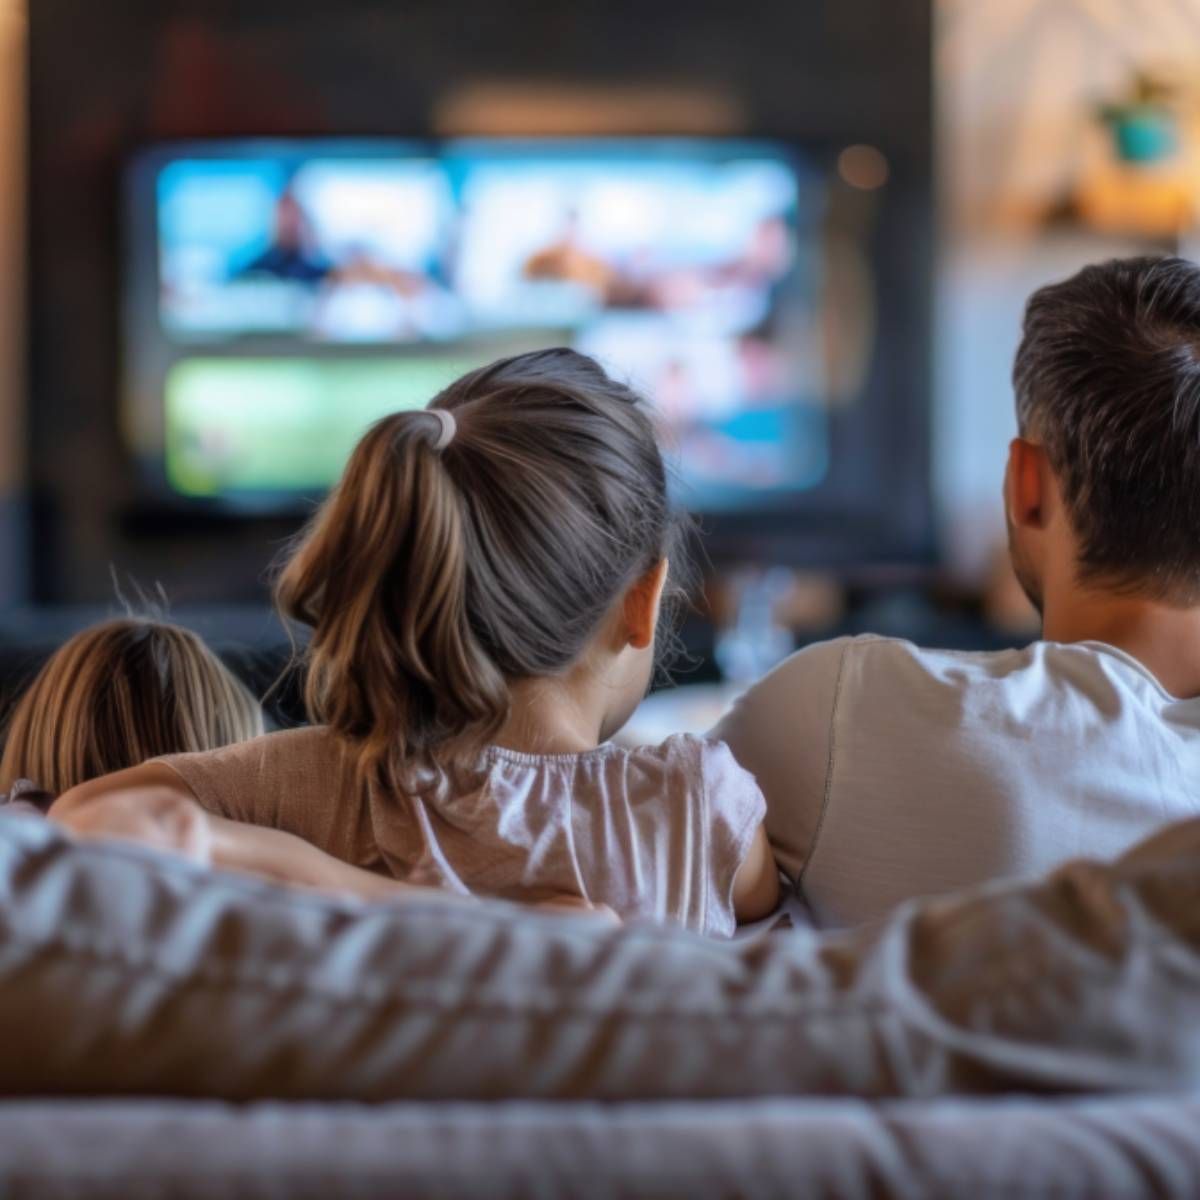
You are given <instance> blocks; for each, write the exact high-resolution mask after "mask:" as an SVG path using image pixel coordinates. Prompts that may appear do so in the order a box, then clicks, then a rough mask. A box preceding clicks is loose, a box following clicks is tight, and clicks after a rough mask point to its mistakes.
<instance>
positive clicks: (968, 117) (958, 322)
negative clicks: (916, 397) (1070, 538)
mask: <svg viewBox="0 0 1200 1200" xmlns="http://www.w3.org/2000/svg"><path fill="white" fill-rule="evenodd" d="M1137 65H1142V66H1148V67H1153V68H1163V69H1167V70H1171V69H1174V70H1175V71H1176V72H1178V73H1180V74H1182V75H1186V74H1187V73H1188V70H1189V68H1190V69H1191V74H1192V76H1193V77H1195V76H1200V0H940V2H939V3H938V5H937V43H936V46H935V69H936V72H937V76H936V84H937V90H938V96H937V113H938V147H939V164H940V179H939V200H940V206H941V220H942V239H941V243H942V259H941V263H940V268H939V290H938V305H937V314H936V318H935V341H934V349H935V355H936V358H935V421H934V427H935V447H934V463H935V481H934V482H935V489H936V495H937V501H938V509H939V515H940V521H941V526H942V536H943V543H944V545H945V547H946V549H947V551H948V554H949V557H950V561H951V564H952V566H953V567H954V568H956V569H957V570H958V571H959V572H960V573H961V574H963V575H967V576H976V575H978V574H979V573H980V572H981V571H982V570H984V569H985V567H986V564H987V562H988V561H989V558H990V556H991V553H992V551H993V549H994V547H995V546H996V545H997V544H998V543H999V542H1000V541H1001V539H1002V538H1003V516H1002V512H1001V508H1000V503H999V489H1000V480H1001V476H1002V473H1003V468H1004V458H1005V454H1006V451H1007V443H1008V440H1009V438H1010V437H1011V436H1012V435H1013V433H1014V432H1015V421H1014V418H1013V413H1012V395H1011V391H1010V387H1009V375H1010V371H1011V365H1012V355H1013V351H1014V350H1015V348H1016V344H1017V339H1018V335H1019V329H1020V320H1021V312H1022V308H1023V305H1024V302H1025V299H1026V297H1027V296H1028V294H1029V292H1030V291H1032V290H1033V289H1034V288H1036V287H1038V286H1040V285H1041V284H1043V283H1046V282H1049V281H1050V280H1053V279H1057V278H1061V277H1063V276H1065V275H1068V274H1070V273H1072V272H1073V271H1075V270H1077V269H1078V268H1079V267H1080V266H1082V265H1083V264H1085V263H1087V262H1089V261H1095V260H1096V259H1100V258H1105V257H1110V256H1112V255H1116V254H1133V253H1145V252H1147V245H1146V243H1145V242H1139V241H1138V240H1137V239H1135V238H1113V237H1104V236H1100V235H1089V234H1087V233H1085V232H1082V231H1072V232H1056V233H1048V232H1046V228H1045V224H1044V218H1045V216H1046V214H1047V213H1048V212H1049V211H1051V210H1052V209H1053V208H1054V207H1055V205H1056V204H1058V203H1060V202H1061V201H1062V199H1063V198H1064V197H1065V196H1067V195H1068V194H1069V193H1070V191H1071V189H1072V188H1073V187H1074V186H1075V185H1076V184H1077V183H1078V181H1079V179H1080V177H1081V174H1083V173H1085V172H1086V171H1087V170H1088V168H1089V165H1091V164H1092V163H1094V162H1095V161H1096V159H1097V157H1098V156H1100V155H1103V154H1105V153H1106V147H1105V143H1104V137H1103V134H1102V131H1101V130H1100V129H1099V128H1098V126H1097V125H1096V124H1095V122H1094V120H1093V119H1092V116H1091V113H1092V111H1093V109H1094V107H1095V105H1096V103H1098V102H1100V101H1102V100H1104V99H1107V98H1111V97H1113V96H1114V95H1117V94H1119V93H1120V92H1121V90H1122V88H1123V87H1124V86H1125V85H1126V83H1127V82H1128V79H1129V76H1130V74H1131V72H1132V70H1133V69H1134V68H1135V66H1137Z"/></svg>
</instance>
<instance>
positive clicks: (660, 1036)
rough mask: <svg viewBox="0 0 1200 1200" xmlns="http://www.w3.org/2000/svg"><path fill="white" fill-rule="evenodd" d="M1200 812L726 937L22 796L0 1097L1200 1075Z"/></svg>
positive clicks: (1136, 1083)
mask: <svg viewBox="0 0 1200 1200" xmlns="http://www.w3.org/2000/svg"><path fill="white" fill-rule="evenodd" d="M1198 902H1200V822H1197V823H1190V824H1188V825H1185V826H1181V827H1179V830H1178V831H1177V832H1176V833H1175V834H1174V835H1172V836H1171V837H1167V838H1165V839H1160V840H1159V843H1158V844H1157V845H1156V846H1154V847H1151V848H1150V849H1149V850H1148V851H1145V852H1143V853H1141V854H1140V855H1138V856H1135V858H1134V859H1133V860H1131V861H1130V862H1129V863H1128V864H1125V865H1119V866H1117V867H1113V868H1103V867H1098V866H1090V865H1086V864H1076V865H1073V866H1071V867H1068V868H1066V869H1064V870H1062V871H1060V872H1059V873H1058V874H1056V875H1055V876H1053V877H1052V878H1051V879H1050V880H1049V881H1048V882H1047V883H1045V884H1043V885H1041V886H1039V887H1034V888H1028V889H1022V888H1011V887H1010V888H1004V887H999V888H992V889H988V890H984V891H981V892H977V893H974V894H970V895H966V896H964V897H962V898H959V899H953V900H943V901H939V902H936V903H931V904H928V905H926V906H924V907H921V906H909V907H907V908H905V909H903V910H901V911H900V912H899V913H898V914H897V915H896V916H895V917H893V918H892V919H890V920H889V921H888V923H887V924H886V925H885V926H884V927H883V928H882V929H881V930H880V931H879V932H878V933H877V934H870V933H867V932H863V933H859V934H857V935H854V936H843V937H818V936H816V935H814V934H811V933H808V932H803V931H798V932H795V933H790V934H784V935H777V936H774V937H771V938H769V939H767V940H763V941H758V942H755V943H750V944H735V945H729V944H720V943H715V942H710V941H705V940H702V939H700V938H698V937H695V936H691V935H687V934H681V933H674V932H670V931H667V930H662V929H656V928H649V927H632V926H627V927H625V928H623V929H610V928H608V927H606V926H604V925H602V924H599V923H596V922H593V921H589V920H587V919H581V918H575V917H564V916H552V915H542V914H537V913H530V912H525V911H522V910H520V909H516V908H512V907H508V906H504V905H462V904H459V903H456V902H454V901H451V900H443V899H440V898H438V897H432V898H429V899H418V900H406V901H404V902H402V903H397V904H395V905H391V906H373V907H355V906H352V905H350V904H347V903H344V902H339V901H334V900H327V899H323V898H321V897H318V896H315V895H311V894H303V893H299V892H295V891H289V890H286V889H282V888H276V887H272V886H269V885H266V884H258V883H256V882H254V881H252V880H248V879H243V878H239V877H235V876H231V875H225V874H219V873H211V872H207V871H204V870H201V869H199V868H194V867H191V866H189V865H186V864H183V863H181V862H179V861H176V860H173V859H169V858H166V857H162V856H158V855H155V854H153V853H150V852H143V851H140V850H138V849H136V848H123V847H119V846H115V845H103V844H87V845H82V844H81V845H76V844H73V843H72V842H70V841H68V840H67V839H66V838H64V837H63V836H62V835H61V834H60V833H58V832H57V831H56V830H55V828H54V827H53V826H51V825H49V824H48V823H46V822H45V821H43V820H42V819H41V818H34V817H27V816H16V815H4V816H0V1091H3V1092H5V1093H8V1094H10V1095H11V1094H32V1093H37V1094H42V1095H48V1094H64V1093H114V1092H124V1093H156V1094H163V1093H173V1094H181V1095H192V1096H212V1097H224V1098H231V1099H246V1098H252V1097H268V1096H273V1097H281V1098H295V1099H298V1098H308V1099H337V1098H360V1099H365V1100H383V1099H392V1098H403V1097H415V1098H461V1099H489V1098H494V1097H502V1096H503V1097H584V1096H587V1097H596V1098H609V1099H657V1098H664V1097H717V1096H725V1097H742V1096H760V1095H770V1094H798V1093H827V1094H834V1093H854V1094H858V1095H863V1096H885V1095H906V1096H928V1095H933V1094H938V1093H945V1092H958V1091H979V1092H984V1091H994V1090H999V1089H1006V1088H1020V1089H1030V1088H1034V1089H1083V1090H1090V1089H1125V1090H1141V1091H1150V1090H1156V1091H1161V1090H1164V1089H1182V1088H1190V1087H1195V1086H1196V1085H1197V1084H1200V956H1198V954H1197V943H1198V940H1200V903H1198Z"/></svg>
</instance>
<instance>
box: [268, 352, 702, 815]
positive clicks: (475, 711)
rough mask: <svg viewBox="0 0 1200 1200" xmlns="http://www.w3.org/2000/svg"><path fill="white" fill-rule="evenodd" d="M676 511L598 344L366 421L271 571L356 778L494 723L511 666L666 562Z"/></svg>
mask: <svg viewBox="0 0 1200 1200" xmlns="http://www.w3.org/2000/svg"><path fill="white" fill-rule="evenodd" d="M439 413H440V414H441V415H439ZM680 530H681V526H680V523H679V522H678V520H677V519H676V517H675V515H674V514H673V512H672V511H671V506H670V503H669V499H668V495H667V476H666V469H665V467H664V465H663V460H662V455H661V454H660V453H659V449H658V445H657V442H656V440H655V436H654V427H653V424H652V422H651V420H650V418H649V415H648V413H647V412H646V410H645V406H644V405H643V403H642V401H641V399H640V398H639V397H638V396H637V395H636V393H634V392H632V391H631V390H630V389H629V388H628V387H626V386H625V385H624V384H622V383H619V382H618V381H616V380H614V379H612V378H611V377H610V376H608V375H607V374H606V373H605V372H604V371H603V369H602V368H601V367H600V366H599V365H598V364H597V363H595V362H594V361H592V360H591V359H590V358H586V357H585V356H584V355H582V354H577V353H576V352H575V351H573V350H567V349H557V350H542V351H537V352H534V353H532V354H522V355H517V356H516V357H514V358H507V359H501V360H500V361H498V362H495V363H492V364H491V365H490V366H487V367H483V368H481V369H480V370H478V371H472V372H471V373H470V374H468V375H464V376H463V377H462V378H461V379H459V380H458V381H457V382H455V383H452V384H451V385H450V386H449V387H448V388H447V389H446V390H445V391H444V392H443V393H442V394H441V395H439V396H438V397H437V398H436V399H435V401H434V403H433V406H432V408H431V409H430V410H425V411H421V412H404V413H397V414H396V415H394V416H391V417H387V418H385V419H384V420H382V421H380V422H379V423H378V424H377V425H375V426H374V427H373V428H372V429H371V430H370V431H369V432H368V433H367V435H366V437H364V438H363V440H362V441H361V442H360V443H359V445H358V447H357V449H356V450H355V451H354V454H353V455H352V456H351V459H350V463H349V465H348V466H347V468H346V472H345V474H344V475H343V477H342V480H341V482H340V483H339V484H338V486H337V487H336V488H335V489H334V491H333V493H332V494H331V495H330V497H329V499H328V500H326V502H325V504H324V505H323V506H322V508H321V511H320V512H319V513H318V514H317V516H316V518H315V519H314V521H313V523H312V525H311V526H310V527H309V529H308V531H307V532H306V533H305V535H304V537H303V538H302V539H301V541H300V543H299V545H298V547H297V548H296V551H295V553H294V556H293V557H292V559H291V561H290V562H289V563H288V564H287V566H286V567H285V568H284V570H283V573H282V575H281V576H280V579H279V583H278V587H277V599H278V602H279V607H280V609H281V610H282V612H283V613H284V615H285V616H287V617H291V618H294V619H296V620H298V621H302V622H304V623H306V624H308V625H311V626H312V630H313V633H312V640H311V643H310V648H309V663H308V679H307V684H306V697H307V700H308V707H309V712H310V714H311V715H312V717H313V718H314V719H316V720H318V721H323V722H325V723H326V724H327V725H329V726H330V727H331V729H332V730H333V731H334V732H335V733H336V734H338V735H339V736H340V737H342V738H344V739H346V740H347V741H348V742H349V743H350V744H351V746H352V747H354V748H355V750H356V753H357V754H358V761H359V764H360V767H361V768H362V770H363V772H364V773H365V774H366V776H367V777H368V780H369V781H370V782H372V783H375V784H378V785H381V786H383V787H385V788H388V789H390V790H392V791H394V792H398V793H403V792H412V791H414V790H417V789H418V788H422V789H423V787H424V782H423V781H424V780H425V779H426V778H429V776H428V775H427V771H428V769H429V768H431V767H445V766H449V765H450V764H451V763H452V762H455V761H457V760H462V761H465V760H467V759H468V758H470V757H472V756H473V755H475V754H477V753H478V751H479V750H480V749H482V747H483V746H484V744H485V743H487V742H488V741H490V740H491V739H493V738H494V737H495V736H496V734H497V733H498V732H499V730H500V729H501V727H502V726H503V724H504V722H505V720H506V719H507V716H508V711H509V703H510V700H509V685H510V683H513V682H515V681H517V680H523V679H531V678H547V677H553V676H555V675H558V674H560V673H561V672H564V671H566V670H567V669H568V668H569V667H570V665H571V664H572V663H574V662H576V661H578V659H579V656H580V655H581V654H583V653H584V652H585V650H586V649H587V646H588V644H589V642H590V640H591V639H592V638H593V637H594V636H595V633H596V630H597V629H598V628H599V627H600V625H601V623H602V622H603V620H604V619H605V616H606V614H607V613H609V611H610V610H611V607H612V605H613V603H614V602H615V601H616V600H617V598H618V597H619V596H620V595H621V594H622V592H623V591H624V590H625V589H626V588H628V587H629V586H630V584H631V583H633V582H634V581H635V580H636V579H638V578H640V577H641V576H642V575H643V574H644V573H645V572H646V571H649V570H651V569H652V568H654V567H655V566H656V565H657V564H658V563H659V562H660V561H661V560H662V559H663V558H664V557H666V558H668V559H670V561H671V564H672V569H673V572H675V573H677V572H678V568H679V565H680V563H681V562H682V560H683V558H684V555H683V553H682V548H681V546H680V544H679V540H678V539H679V535H680ZM670 607H671V606H667V611H669V610H670ZM432 778H433V779H434V780H436V778H437V776H436V775H434V776H433V777H432Z"/></svg>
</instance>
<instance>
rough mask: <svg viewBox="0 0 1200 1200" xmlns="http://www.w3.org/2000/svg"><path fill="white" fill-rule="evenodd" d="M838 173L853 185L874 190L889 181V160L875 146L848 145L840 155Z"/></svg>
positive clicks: (868, 190) (862, 189)
mask: <svg viewBox="0 0 1200 1200" xmlns="http://www.w3.org/2000/svg"><path fill="white" fill-rule="evenodd" d="M837 166H838V174H839V175H840V176H841V177H842V179H843V180H845V182H846V183H848V184H849V185H850V186H851V187H854V188H859V189H860V190H861V191H864V192H873V191H874V190H875V189H876V188H881V187H883V185H884V184H885V183H887V181H888V161H887V159H886V158H885V157H884V156H883V154H882V152H881V151H879V150H877V149H876V148H875V147H874V146H847V147H846V148H845V150H843V151H842V152H841V154H839V155H838V161H837Z"/></svg>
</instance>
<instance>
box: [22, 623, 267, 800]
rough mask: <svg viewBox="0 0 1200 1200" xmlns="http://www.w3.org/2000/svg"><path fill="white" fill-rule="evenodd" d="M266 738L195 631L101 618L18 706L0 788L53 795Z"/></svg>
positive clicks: (256, 715) (253, 711)
mask: <svg viewBox="0 0 1200 1200" xmlns="http://www.w3.org/2000/svg"><path fill="white" fill-rule="evenodd" d="M262 732H263V720H262V710H261V709H260V708H259V706H258V703H257V702H256V701H255V699H254V697H253V696H252V695H251V694H250V692H249V691H248V690H247V689H246V687H245V686H244V685H243V684H242V683H241V682H240V680H238V679H237V678H236V677H235V676H234V675H233V674H232V673H231V672H230V671H229V670H228V669H227V668H226V667H225V666H224V664H223V663H222V662H221V660H220V659H219V658H218V657H217V656H216V655H215V654H214V653H213V652H212V651H211V650H210V649H209V648H208V647H207V646H206V645H205V644H204V642H203V641H202V640H201V639H200V638H199V637H197V636H196V634H194V633H191V632H190V631H189V630H186V629H181V628H179V626H177V625H168V624H165V623H164V622H162V621H156V620H151V619H148V618H136V617H130V618H126V619H123V620H115V621H105V622H103V623H102V624H99V625H94V626H92V627H91V628H90V629H85V630H84V631H83V632H82V633H78V634H76V635H75V636H74V637H73V638H71V639H70V640H69V641H68V642H67V643H66V644H65V645H63V646H61V647H60V648H59V649H58V650H57V651H56V652H55V653H54V654H53V655H51V657H50V659H49V661H47V663H46V665H45V666H44V667H42V669H41V670H40V671H39V672H38V674H37V676H36V677H35V678H34V680H33V682H32V683H31V684H30V685H29V687H28V688H27V689H26V691H25V693H24V694H23V695H22V696H21V698H20V700H18V702H17V704H16V706H15V708H14V709H13V711H12V715H11V716H10V718H9V720H8V726H7V730H6V735H5V744H4V755H3V758H0V788H2V789H3V790H4V791H5V792H7V793H9V795H10V796H12V795H13V793H14V790H15V792H16V793H17V794H18V795H21V796H23V797H25V798H30V797H31V796H32V795H33V793H34V790H35V789H36V791H37V792H38V793H40V794H42V795H44V796H49V797H51V798H52V797H54V796H57V795H59V794H61V793H62V792H65V791H68V790H69V789H71V788H73V787H75V786H76V785H77V784H80V783H85V782H87V780H89V779H95V778H97V777H98V776H100V775H108V774H110V773H111V772H113V771H120V770H123V769H124V768H126V767H134V766H137V765H138V764H139V763H143V762H145V761H146V760H147V759H150V758H156V757H158V756H159V755H162V754H183V753H188V752H196V751H203V750H215V749H217V748H218V747H220V746H228V745H230V744H231V743H232V742H244V741H248V740H249V739H250V738H254V737H258V736H259V735H260V734H261V733H262ZM14 798H15V797H14Z"/></svg>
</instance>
